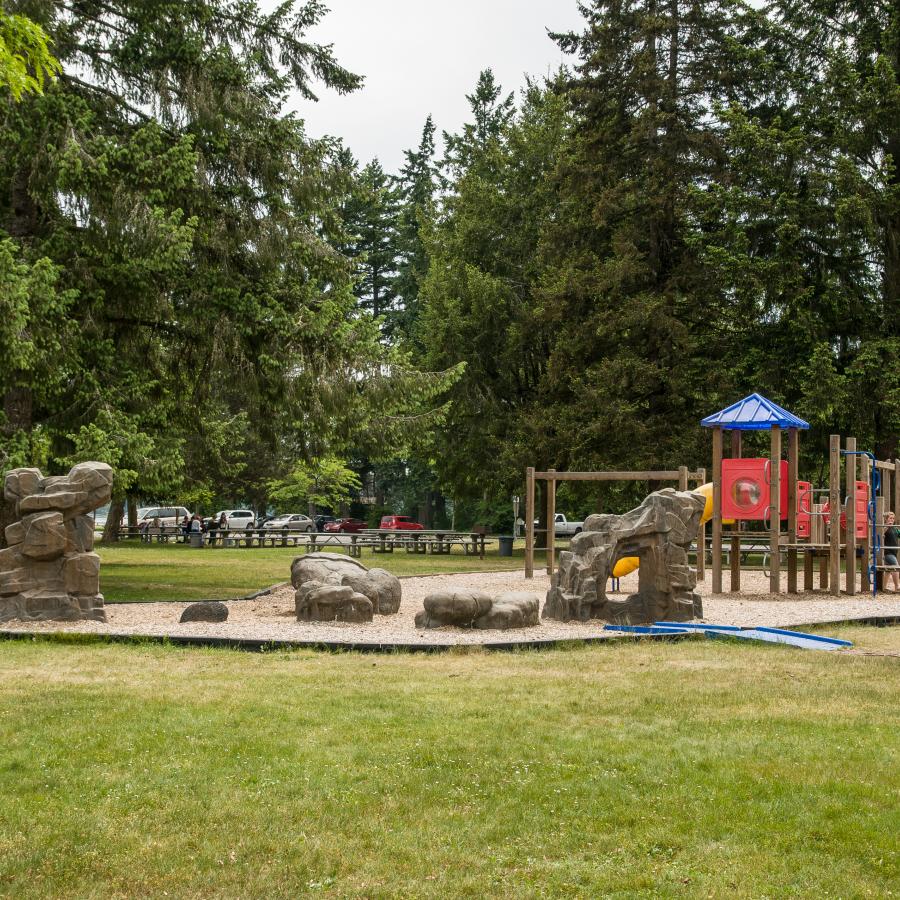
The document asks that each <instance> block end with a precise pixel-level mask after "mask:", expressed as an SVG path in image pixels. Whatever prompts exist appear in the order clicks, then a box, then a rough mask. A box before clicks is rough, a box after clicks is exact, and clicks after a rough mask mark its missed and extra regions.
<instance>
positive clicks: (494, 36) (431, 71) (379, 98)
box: [262, 0, 584, 172]
mask: <svg viewBox="0 0 900 900" xmlns="http://www.w3.org/2000/svg"><path fill="white" fill-rule="evenodd" d="M262 5H263V6H266V7H269V6H271V5H272V0H263V4H262ZM328 5H329V7H330V9H331V12H330V13H329V14H328V15H327V16H326V17H325V18H324V20H323V21H322V23H321V24H320V25H319V26H318V28H316V29H315V31H313V32H311V33H310V35H309V37H310V38H312V39H314V40H316V41H318V42H319V43H326V44H333V45H334V51H335V56H336V57H337V59H338V61H339V62H340V63H341V64H342V65H344V66H345V67H346V68H348V69H350V71H352V72H355V73H357V74H359V75H363V76H365V79H366V83H365V85H364V86H363V88H362V89H361V90H359V91H357V92H356V93H355V94H350V95H345V96H339V95H337V94H335V93H333V92H331V91H317V93H319V95H320V100H319V102H318V103H315V104H313V103H307V102H305V101H299V100H298V102H297V104H296V107H295V108H296V109H297V111H298V113H299V114H300V115H301V116H302V117H303V118H304V119H305V120H306V125H307V131H308V133H309V134H310V135H311V136H314V137H318V136H320V135H323V134H333V135H337V136H340V137H342V138H343V139H344V142H345V143H346V144H347V145H348V146H349V147H350V149H351V150H352V151H353V153H354V155H355V156H356V157H357V159H359V160H360V161H361V162H362V163H366V162H368V161H369V160H370V159H372V158H373V157H375V156H377V157H378V158H379V159H380V160H381V163H382V165H383V166H384V168H385V169H386V170H387V171H388V172H396V171H397V170H398V169H399V167H400V166H401V165H402V163H403V151H404V150H406V149H408V148H412V147H415V146H417V145H418V143H419V138H420V136H421V133H422V126H423V125H424V123H425V118H426V117H427V116H428V114H429V113H431V115H432V116H433V117H434V121H435V124H436V125H437V129H438V151H439V152H440V134H441V131H442V130H446V131H450V132H455V131H457V130H458V129H459V128H460V126H461V125H462V124H463V123H464V122H466V121H467V120H468V118H469V116H468V112H469V108H468V103H467V102H466V98H465V95H466V94H471V93H472V91H473V89H474V87H475V82H476V80H477V79H478V73H479V72H480V71H481V70H482V69H484V68H488V67H490V68H492V69H493V70H494V75H495V76H496V78H497V80H498V81H499V83H500V84H501V85H502V86H503V88H504V92H505V93H508V92H510V91H513V90H518V89H519V88H521V87H522V86H523V85H524V82H525V75H526V74H529V75H533V76H543V75H547V74H548V73H550V72H551V71H553V70H555V69H556V68H557V67H558V66H559V65H560V63H562V62H563V55H562V53H561V52H560V50H559V48H558V47H557V46H556V44H555V43H554V42H553V41H551V40H550V38H549V37H548V36H547V29H550V30H552V31H568V30H573V29H574V30H577V31H581V30H582V26H583V24H584V23H583V19H582V18H581V16H580V15H579V14H578V10H577V8H576V0H452V2H448V0H331V2H330V3H329V4H328Z"/></svg>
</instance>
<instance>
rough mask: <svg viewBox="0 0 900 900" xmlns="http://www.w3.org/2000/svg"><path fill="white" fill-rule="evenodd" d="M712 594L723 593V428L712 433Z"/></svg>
mask: <svg viewBox="0 0 900 900" xmlns="http://www.w3.org/2000/svg"><path fill="white" fill-rule="evenodd" d="M712 479H713V515H712V592H713V593H714V594H721V593H722V426H721V425H717V426H716V427H715V428H713V433H712Z"/></svg>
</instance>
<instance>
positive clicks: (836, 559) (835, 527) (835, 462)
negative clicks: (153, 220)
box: [828, 434, 841, 597]
mask: <svg viewBox="0 0 900 900" xmlns="http://www.w3.org/2000/svg"><path fill="white" fill-rule="evenodd" d="M828 491H829V493H828V506H829V518H830V522H831V541H830V550H829V553H828V589H829V590H830V591H831V593H832V594H834V595H835V596H837V597H839V596H840V595H841V436H840V435H839V434H833V435H831V439H830V441H829V447H828Z"/></svg>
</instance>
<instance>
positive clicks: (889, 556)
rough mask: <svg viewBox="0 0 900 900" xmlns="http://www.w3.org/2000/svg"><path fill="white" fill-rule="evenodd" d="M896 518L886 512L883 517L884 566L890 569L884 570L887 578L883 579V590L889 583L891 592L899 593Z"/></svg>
mask: <svg viewBox="0 0 900 900" xmlns="http://www.w3.org/2000/svg"><path fill="white" fill-rule="evenodd" d="M895 520H896V517H895V516H894V514H893V513H892V512H888V513H886V514H885V517H884V564H885V566H891V567H892V568H889V569H885V574H886V575H887V578H886V579H885V588H884V589H885V590H887V584H888V583H890V584H891V585H892V587H893V590H894V591H895V592H896V591H900V571H898V570H897V550H898V547H900V531H898V530H897V526H896V525H895V524H894V522H895Z"/></svg>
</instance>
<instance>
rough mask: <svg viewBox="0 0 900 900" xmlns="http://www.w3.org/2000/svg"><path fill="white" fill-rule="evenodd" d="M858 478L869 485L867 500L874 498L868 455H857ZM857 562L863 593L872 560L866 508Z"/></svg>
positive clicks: (867, 587)
mask: <svg viewBox="0 0 900 900" xmlns="http://www.w3.org/2000/svg"><path fill="white" fill-rule="evenodd" d="M859 480H860V481H864V482H865V483H866V484H867V485H869V500H870V501H871V500H874V497H872V496H871V494H872V461H871V460H870V459H869V457H868V456H860V457H859ZM860 557H861V559H860V563H859V587H860V591H861V592H862V593H865V592H866V591H867V590H868V589H869V588H870V587H871V584H870V583H869V565H870V564H871V562H872V523H871V522H870V521H869V510H868V508H867V509H866V537H865V539H864V540H863V542H862V552H861V554H860Z"/></svg>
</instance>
